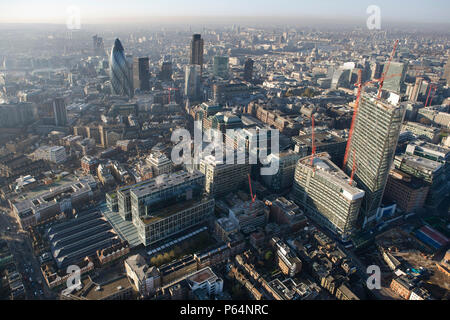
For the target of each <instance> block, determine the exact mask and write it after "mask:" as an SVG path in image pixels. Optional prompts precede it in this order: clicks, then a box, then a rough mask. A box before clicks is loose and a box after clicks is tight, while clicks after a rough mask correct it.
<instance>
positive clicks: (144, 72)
mask: <svg viewBox="0 0 450 320" xmlns="http://www.w3.org/2000/svg"><path fill="white" fill-rule="evenodd" d="M149 69H150V66H149V61H148V57H145V58H134V60H133V84H134V88H135V89H139V90H141V91H148V90H150V70H149Z"/></svg>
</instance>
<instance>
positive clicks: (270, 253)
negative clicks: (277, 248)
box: [264, 250, 273, 261]
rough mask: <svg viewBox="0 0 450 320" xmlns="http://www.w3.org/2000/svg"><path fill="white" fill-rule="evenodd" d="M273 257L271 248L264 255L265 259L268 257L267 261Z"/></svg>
mask: <svg viewBox="0 0 450 320" xmlns="http://www.w3.org/2000/svg"><path fill="white" fill-rule="evenodd" d="M272 257H273V253H272V251H270V250H269V251H267V252H266V254H265V255H264V259H266V261H270V260H272Z"/></svg>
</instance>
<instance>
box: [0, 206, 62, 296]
mask: <svg viewBox="0 0 450 320" xmlns="http://www.w3.org/2000/svg"><path fill="white" fill-rule="evenodd" d="M0 211H1V214H0V237H1V238H2V239H4V240H6V241H7V242H8V246H9V248H10V250H11V252H12V253H13V255H14V260H15V264H16V267H17V271H18V272H19V273H20V274H21V275H22V280H23V284H24V286H25V291H26V298H27V299H32V300H44V299H54V298H55V294H54V293H53V292H51V291H50V290H49V288H48V286H47V285H46V284H45V280H44V278H43V276H42V273H41V272H40V264H39V262H38V260H37V259H36V257H35V256H34V255H33V250H32V245H31V239H30V237H29V235H28V233H27V232H25V231H23V230H22V229H20V228H19V225H18V224H17V223H16V221H15V219H14V217H12V216H11V213H10V210H9V209H7V208H4V207H0Z"/></svg>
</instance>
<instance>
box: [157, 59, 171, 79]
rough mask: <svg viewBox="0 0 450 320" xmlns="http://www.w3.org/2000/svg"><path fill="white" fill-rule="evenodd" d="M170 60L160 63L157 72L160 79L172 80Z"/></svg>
mask: <svg viewBox="0 0 450 320" xmlns="http://www.w3.org/2000/svg"><path fill="white" fill-rule="evenodd" d="M172 73H173V71H172V62H170V61H164V62H163V63H162V65H161V73H160V74H159V78H160V79H161V80H162V81H171V80H172Z"/></svg>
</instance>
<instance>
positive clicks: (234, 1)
mask: <svg viewBox="0 0 450 320" xmlns="http://www.w3.org/2000/svg"><path fill="white" fill-rule="evenodd" d="M369 5H378V6H379V7H380V8H381V18H382V21H383V19H384V20H385V21H398V22H414V21H416V22H426V23H428V22H432V23H449V22H450V1H449V0H359V1H356V0H220V1H219V0H97V1H95V0H72V1H68V0H0V23H4V22H7V23H14V22H45V23H65V22H66V21H67V17H68V13H67V8H68V7H70V6H76V7H78V8H79V10H80V13H81V22H82V23H86V24H93V23H105V22H114V21H119V20H121V21H122V22H123V21H130V22H132V21H142V20H143V19H144V18H145V17H152V16H156V17H162V16H164V17H172V16H298V17H308V16H309V17H322V18H327V19H328V18H329V19H333V20H346V19H349V18H351V19H355V20H365V19H367V16H368V15H367V13H366V9H367V7H368V6H369ZM139 19H141V20H139Z"/></svg>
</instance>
